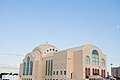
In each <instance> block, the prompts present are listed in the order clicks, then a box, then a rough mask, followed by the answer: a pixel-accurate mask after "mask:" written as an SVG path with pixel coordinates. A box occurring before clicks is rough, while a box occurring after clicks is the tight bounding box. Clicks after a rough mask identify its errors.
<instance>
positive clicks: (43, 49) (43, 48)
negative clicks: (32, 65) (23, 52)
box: [32, 44, 59, 55]
mask: <svg viewBox="0 0 120 80" xmlns="http://www.w3.org/2000/svg"><path fill="white" fill-rule="evenodd" d="M36 51H38V53H42V54H44V55H45V54H47V53H50V52H57V51H59V50H58V48H57V47H55V46H53V45H51V44H42V45H39V46H37V47H36V48H34V49H33V51H32V52H33V53H35V54H36ZM38 53H37V54H38Z"/></svg>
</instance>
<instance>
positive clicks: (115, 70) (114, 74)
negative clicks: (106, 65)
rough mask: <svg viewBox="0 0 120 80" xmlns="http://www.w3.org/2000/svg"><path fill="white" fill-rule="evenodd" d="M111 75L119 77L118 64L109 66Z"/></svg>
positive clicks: (119, 68)
mask: <svg viewBox="0 0 120 80" xmlns="http://www.w3.org/2000/svg"><path fill="white" fill-rule="evenodd" d="M111 73H112V76H114V77H119V78H120V66H119V67H112V68H111Z"/></svg>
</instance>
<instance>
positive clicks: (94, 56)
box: [92, 50, 99, 65]
mask: <svg viewBox="0 0 120 80" xmlns="http://www.w3.org/2000/svg"><path fill="white" fill-rule="evenodd" d="M92 63H93V64H95V65H98V64H99V55H98V52H97V50H93V52H92Z"/></svg>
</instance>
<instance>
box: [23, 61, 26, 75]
mask: <svg viewBox="0 0 120 80" xmlns="http://www.w3.org/2000/svg"><path fill="white" fill-rule="evenodd" d="M25 73H26V62H24V64H23V75H25Z"/></svg>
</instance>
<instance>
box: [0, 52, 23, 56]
mask: <svg viewBox="0 0 120 80" xmlns="http://www.w3.org/2000/svg"><path fill="white" fill-rule="evenodd" d="M0 55H10V56H24V55H21V54H10V53H1V54H0Z"/></svg>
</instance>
